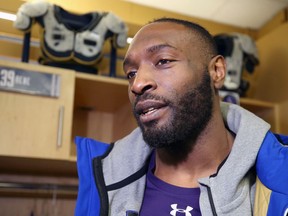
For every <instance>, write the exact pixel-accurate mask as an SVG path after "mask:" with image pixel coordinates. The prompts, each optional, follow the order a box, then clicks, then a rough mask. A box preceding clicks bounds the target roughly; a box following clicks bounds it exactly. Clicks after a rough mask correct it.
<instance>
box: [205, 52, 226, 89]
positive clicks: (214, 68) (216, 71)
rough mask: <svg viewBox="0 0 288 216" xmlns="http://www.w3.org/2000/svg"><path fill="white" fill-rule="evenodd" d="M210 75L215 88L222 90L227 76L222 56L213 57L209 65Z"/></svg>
mask: <svg viewBox="0 0 288 216" xmlns="http://www.w3.org/2000/svg"><path fill="white" fill-rule="evenodd" d="M209 73H210V76H211V79H212V81H213V84H214V87H215V88H216V89H220V88H221V87H222V86H223V84H224V80H225V76H226V62H225V58H224V57H223V56H221V55H217V56H215V57H213V58H212V59H211V61H210V63H209Z"/></svg>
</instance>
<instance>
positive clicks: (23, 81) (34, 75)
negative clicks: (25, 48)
mask: <svg viewBox="0 0 288 216" xmlns="http://www.w3.org/2000/svg"><path fill="white" fill-rule="evenodd" d="M60 81H61V76H60V75H58V74H49V73H39V72H33V71H27V70H22V69H18V68H8V67H0V90H5V91H13V92H21V93H25V94H33V95H42V96H48V97H59V96H60Z"/></svg>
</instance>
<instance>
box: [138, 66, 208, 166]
mask: <svg viewBox="0 0 288 216" xmlns="http://www.w3.org/2000/svg"><path fill="white" fill-rule="evenodd" d="M188 88H189V87H188ZM212 94H213V92H212V87H211V78H210V76H209V73H208V72H205V73H204V75H203V78H202V80H201V82H200V83H199V84H198V85H197V86H196V87H194V88H190V89H188V90H187V92H186V93H185V94H184V95H182V96H180V95H178V96H177V95H176V97H175V100H176V101H174V102H172V101H167V100H165V99H164V98H159V97H156V96H152V95H150V94H149V95H148V94H147V95H145V96H144V95H143V98H155V99H161V100H162V101H165V103H166V104H168V105H169V106H170V107H171V108H172V109H173V114H172V117H171V120H170V121H169V123H168V124H166V125H165V126H161V127H159V126H157V122H151V123H150V124H149V125H147V124H146V125H145V126H144V125H142V123H141V122H140V120H139V115H138V114H137V113H136V112H135V111H134V115H135V118H136V120H137V122H138V125H139V127H140V128H141V130H142V133H143V139H144V140H145V142H146V143H147V144H148V145H149V146H150V147H153V148H156V149H165V150H166V151H167V152H168V153H172V154H173V156H174V157H175V159H176V158H177V157H178V158H179V159H182V160H183V159H184V158H186V156H187V155H188V153H189V152H190V151H191V150H192V149H193V147H194V145H195V142H196V140H197V138H198V137H199V135H200V134H201V132H202V131H203V129H205V127H206V126H207V124H208V122H209V121H210V119H211V117H212V109H213V99H212ZM139 97H141V96H139ZM143 98H141V99H143ZM139 100H140V98H139Z"/></svg>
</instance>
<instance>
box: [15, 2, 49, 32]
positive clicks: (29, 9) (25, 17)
mask: <svg viewBox="0 0 288 216" xmlns="http://www.w3.org/2000/svg"><path fill="white" fill-rule="evenodd" d="M49 5H50V4H49V3H48V2H46V1H35V2H26V3H24V4H22V5H21V6H20V8H19V9H18V12H17V14H16V20H15V21H14V24H13V25H14V27H15V28H17V29H20V30H27V29H29V28H30V27H31V22H32V18H34V17H39V16H42V15H44V14H45V13H46V12H47V10H48V7H49Z"/></svg>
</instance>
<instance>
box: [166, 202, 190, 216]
mask: <svg viewBox="0 0 288 216" xmlns="http://www.w3.org/2000/svg"><path fill="white" fill-rule="evenodd" d="M171 208H172V209H173V210H172V211H171V212H170V215H172V216H178V215H183V216H192V214H191V213H190V212H191V211H192V210H193V208H192V207H191V206H187V207H186V209H180V208H177V204H172V205H171ZM177 213H178V214H177Z"/></svg>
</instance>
